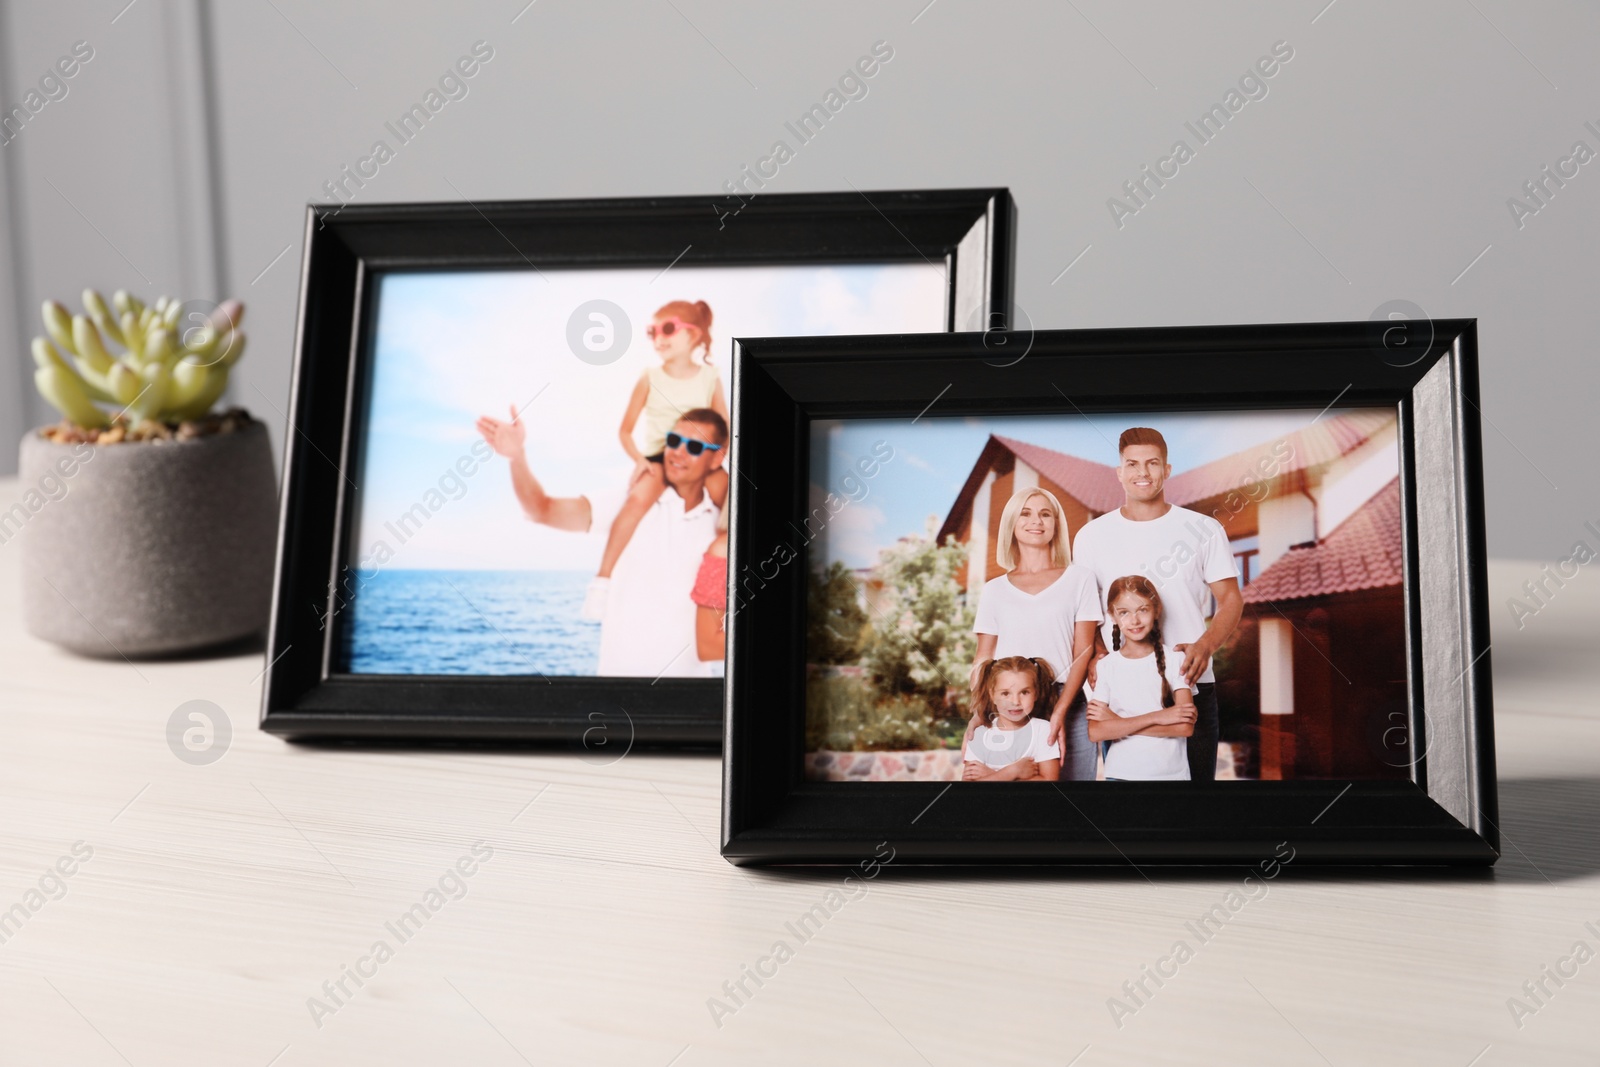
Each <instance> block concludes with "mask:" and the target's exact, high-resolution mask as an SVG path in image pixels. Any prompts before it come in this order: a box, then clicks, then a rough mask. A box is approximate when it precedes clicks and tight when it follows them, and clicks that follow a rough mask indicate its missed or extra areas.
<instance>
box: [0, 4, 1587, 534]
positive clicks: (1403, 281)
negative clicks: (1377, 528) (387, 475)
mask: <svg viewBox="0 0 1600 1067" xmlns="http://www.w3.org/2000/svg"><path fill="white" fill-rule="evenodd" d="M125 3H126V0H105V2H95V3H87V2H59V0H57V2H52V3H50V4H48V5H46V4H37V3H36V4H24V3H20V2H16V0H10V2H0V14H3V18H4V23H3V25H0V42H3V45H0V79H3V96H4V102H5V104H6V106H7V107H10V106H12V105H14V104H15V103H17V102H19V101H20V100H21V97H22V93H23V92H24V91H25V89H26V87H27V86H28V85H29V84H31V83H33V82H34V81H36V79H37V78H38V76H39V75H40V74H41V73H43V72H44V70H45V69H46V68H47V67H48V66H49V64H51V63H52V62H53V61H54V60H55V59H56V57H57V56H58V55H60V54H62V53H64V52H66V51H67V50H68V49H69V48H70V46H71V44H72V42H74V41H76V40H87V41H89V42H91V44H92V45H93V47H94V49H95V58H94V59H93V60H92V61H91V62H90V63H89V64H87V65H86V66H85V67H84V69H83V70H82V71H81V72H80V73H79V74H78V76H77V77H75V78H74V79H73V80H72V82H71V83H70V92H69V95H68V96H67V97H66V98H65V99H63V100H59V101H55V102H51V103H50V104H48V105H47V106H46V107H45V108H44V109H43V110H42V111H41V112H40V114H39V115H37V116H36V117H35V119H34V121H32V122H31V123H30V124H29V125H28V126H27V128H26V129H25V130H24V131H23V133H22V134H21V135H20V136H19V137H17V138H16V140H14V141H13V142H12V143H11V144H9V145H7V146H5V147H4V148H0V164H3V165H0V195H3V197H4V203H5V206H6V209H7V210H6V211H5V212H4V214H3V217H0V240H4V241H5V244H6V247H7V248H8V249H9V250H10V252H11V255H10V256H9V257H7V262H5V263H3V264H0V288H3V292H0V336H3V337H4V340H5V343H6V344H7V345H8V346H11V347H12V349H13V352H14V355H13V356H12V357H11V359H10V361H9V362H8V365H9V366H11V367H13V368H14V369H13V370H12V371H11V372H10V374H9V376H8V379H7V380H6V381H5V385H4V389H3V395H0V438H3V439H4V440H7V441H12V440H16V438H17V437H18V436H19V435H20V433H21V431H22V428H23V426H24V425H33V424H37V423H39V422H43V421H46V419H47V417H48V413H47V411H46V409H45V408H44V407H43V406H42V404H41V403H39V402H38V401H37V398H36V397H34V395H33V388H32V383H31V367H32V362H31V360H30V359H29V357H28V355H27V351H26V347H25V341H26V339H27V337H29V336H31V335H32V334H33V333H34V332H37V330H38V327H37V316H38V312H37V307H38V302H39V301H40V300H41V299H43V298H44V297H45V296H46V295H55V296H57V297H59V298H61V299H64V300H67V301H68V302H69V303H72V304H76V301H77V297H76V294H77V292H78V291H79V290H80V289H81V288H82V287H83V286H84V285H85V284H92V285H96V286H100V287H103V288H105V289H106V290H110V289H113V288H116V287H118V286H126V287H128V288H131V289H134V290H135V291H140V292H144V293H146V294H147V295H150V296H154V295H156V294H157V293H158V292H169V293H182V294H183V295H185V296H191V295H192V296H206V297H212V296H219V295H227V294H234V295H238V296H240V297H241V298H242V299H244V300H245V302H246V303H247V305H248V306H249V313H248V321H247V328H248V330H249V333H250V336H251V349H250V351H249V352H248V353H247V354H246V356H245V357H244V359H243V361H242V363H241V364H240V365H239V368H238V371H237V373H236V375H235V384H234V386H233V389H232V398H233V400H234V401H235V402H236V403H240V404H243V405H244V406H246V407H249V408H250V409H252V410H253V411H255V412H257V413H258V414H259V415H261V416H262V417H263V418H266V419H267V420H268V421H269V422H272V423H274V424H277V432H276V433H275V435H274V438H275V446H276V447H277V448H278V450H279V453H280V455H281V447H282V435H283V430H282V426H281V424H282V422H283V420H284V418H285V415H284V412H285V410H286V406H287V396H288V382H289V358H290V351H291V346H292V334H293V324H294V311H295V300H296V296H297V293H296V289H297V285H298V268H299V257H300V251H301V248H300V245H301V229H302V224H303V212H304V205H305V203H306V202H307V201H308V200H314V199H319V198H322V197H324V196H325V195H326V194H325V193H324V192H323V191H322V189H321V187H322V184H323V183H324V182H325V181H328V180H330V179H334V178H336V177H338V175H339V171H340V168H341V167H343V166H346V165H352V166H353V165H354V163H355V161H356V160H357V159H358V158H359V157H361V156H364V155H366V154H367V153H368V151H369V150H370V148H371V146H372V143H373V142H374V141H375V140H376V139H378V138H379V137H385V139H390V140H391V141H392V139H391V138H389V137H388V136H387V134H386V131H385V130H384V128H383V126H384V123H385V121H387V120H390V119H392V118H395V117H396V116H398V115H399V114H400V113H401V112H402V111H403V110H405V109H406V108H407V107H408V106H409V105H410V104H411V103H413V102H415V101H417V100H419V99H420V98H421V96H422V94H423V93H424V92H425V91H426V90H427V89H428V88H430V87H431V86H433V85H434V84H435V83H436V82H437V79H438V77H439V75H440V74H441V73H443V72H444V71H445V69H446V67H447V66H449V65H450V64H451V63H452V62H453V61H454V60H455V59H456V58H457V57H458V56H460V55H462V54H464V53H465V52H467V50H468V49H469V47H470V46H471V45H472V43H473V42H474V41H477V40H480V39H481V40H484V41H486V42H488V44H489V45H490V46H492V47H493V49H494V58H493V59H492V60H491V61H490V62H489V63H488V64H487V65H485V66H484V67H483V69H482V70H481V72H480V73H479V74H478V75H477V76H475V77H474V78H473V79H472V80H471V81H470V82H469V83H468V85H469V89H470V91H469V93H468V95H467V96H466V97H465V98H464V99H460V100H456V101H453V102H451V103H449V104H447V105H446V107H445V108H444V110H443V111H441V112H440V113H439V115H437V116H436V117H435V118H434V120H433V121H432V122H430V123H429V125H428V126H427V128H426V129H425V130H424V131H423V133H422V134H421V135H420V136H419V137H418V138H417V139H416V140H415V141H413V142H412V143H410V144H407V145H405V146H403V147H401V148H399V150H398V151H397V153H396V155H395V158H394V159H393V160H392V161H390V162H389V163H387V164H386V165H384V166H382V167H381V168H380V170H379V173H378V174H377V175H376V177H374V178H372V179H370V180H369V181H368V182H367V185H366V187H365V188H364V189H362V190H360V191H359V192H358V194H357V195H358V199H359V200H361V201H366V202H377V201H383V200H424V199H425V200H446V199H456V198H459V197H463V196H464V197H467V198H469V199H473V200H478V199H490V198H537V197H568V196H579V195H585V196H587V195H593V196H627V195H647V194H706V195H707V196H708V197H709V196H711V195H714V194H716V193H717V192H718V191H719V190H720V188H721V185H722V183H723V182H724V181H725V180H727V179H730V178H733V177H736V176H737V174H738V172H739V170H740V168H741V167H742V166H744V165H745V164H753V163H754V162H755V161H756V160H757V159H758V158H760V157H762V156H764V155H766V154H767V152H768V151H769V149H770V146H771V144H772V142H773V140H774V139H775V138H777V137H779V136H783V135H784V130H783V123H784V121H785V120H787V119H790V118H793V117H795V116H797V115H798V114H800V113H801V112H802V111H804V110H805V109H806V108H808V107H809V106H810V105H811V104H812V103H813V102H815V101H816V100H818V99H819V98H820V97H821V96H822V94H823V93H824V92H825V91H826V90H827V88H828V87H829V86H830V85H831V84H832V83H833V82H834V81H835V80H836V79H837V78H838V76H839V75H840V74H841V73H842V72H843V71H844V70H845V68H846V67H847V66H848V65H849V64H851V63H852V62H853V61H854V60H855V59H856V57H857V56H859V55H862V54H863V53H865V52H867V51H868V49H869V48H870V46H871V45H872V43H873V42H874V41H877V40H880V39H881V40H886V41H888V42H889V43H890V44H891V45H892V46H893V48H894V58H893V60H892V61H891V62H889V63H888V64H887V65H886V66H885V67H884V68H883V69H882V71H881V72H880V73H879V74H878V75H877V76H876V77H875V78H874V79H873V80H872V81H871V82H870V83H869V88H870V91H869V93H868V95H867V96H866V97H865V98H863V99H860V100H857V101H854V102H852V103H850V104H849V105H848V106H847V107H846V108H845V109H844V110H843V111H842V112H841V113H840V114H839V115H838V116H837V117H836V118H835V119H834V121H832V122H831V123H830V124H829V125H828V127H827V129H826V130H825V131H824V133H823V134H822V135H821V136H819V137H818V138H817V139H816V140H815V141H814V142H812V143H810V144H807V145H805V146H803V147H802V148H801V149H800V150H799V152H798V153H797V154H796V157H795V158H794V159H793V160H792V161H791V162H789V163H788V164H787V165H786V166H784V167H783V169H782V170H781V172H780V173H779V175H778V176H777V178H775V179H773V181H772V182H771V183H770V185H769V188H770V189H771V190H773V191H779V190H783V191H806V190H832V189H849V188H850V187H852V186H854V187H856V188H859V189H864V190H871V189H875V188H876V189H890V188H906V187H917V186H932V187H937V186H963V185H1008V186H1010V187H1011V189H1012V191H1013V193H1014V194H1015V196H1016V198H1017V201H1018V204H1019V210H1020V223H1021V230H1020V243H1019V253H1018V257H1017V272H1018V277H1017V296H1018V302H1019V304H1020V307H1021V309H1022V310H1023V311H1024V312H1025V313H1026V314H1027V316H1029V317H1030V318H1031V320H1032V322H1033V324H1034V325H1035V326H1036V327H1039V328H1049V327H1081V326H1134V325H1174V324H1185V323H1229V322H1270V321H1295V320H1299V321H1313V320H1334V319H1366V318H1368V317H1369V316H1370V315H1371V314H1372V313H1373V312H1374V310H1375V309H1377V308H1378V307H1379V306H1380V305H1382V304H1384V303H1385V302H1387V301H1390V300H1407V301H1410V302H1412V303H1413V304H1416V305H1418V306H1420V307H1421V308H1422V309H1425V311H1426V312H1427V313H1428V314H1430V315H1433V316H1437V317H1445V316H1472V317H1476V318H1477V319H1478V320H1479V330H1480V341H1481V350H1482V355H1483V360H1484V366H1483V387H1484V389H1483V391H1484V415H1485V418H1486V422H1487V424H1486V426H1485V430H1484V434H1485V450H1486V453H1487V456H1486V460H1487V469H1488V499H1489V512H1490V513H1489V519H1488V521H1489V546H1490V550H1491V552H1492V553H1493V554H1495V555H1498V556H1514V557H1525V558H1535V559H1548V558H1553V557H1555V556H1557V555H1560V554H1564V553H1565V552H1566V550H1567V549H1568V548H1569V547H1570V546H1571V544H1572V542H1573V541H1574V540H1576V539H1577V538H1578V537H1580V536H1582V535H1583V530H1582V523H1583V522H1584V520H1586V519H1591V518H1594V519H1600V469H1597V467H1596V465H1595V464H1594V462H1593V461H1592V459H1591V458H1590V457H1591V454H1592V452H1593V449H1592V448H1591V447H1589V446H1588V445H1587V444H1586V443H1585V437H1586V435H1585V434H1584V433H1583V431H1584V430H1586V429H1587V428H1588V427H1590V426H1592V424H1593V422H1594V416H1593V414H1592V412H1591V406H1592V401H1591V398H1592V397H1594V396H1596V395H1600V362H1597V361H1596V360H1595V359H1593V358H1592V357H1591V349H1592V348H1593V345H1594V340H1593V338H1594V336H1595V327H1596V325H1597V323H1596V321H1595V320H1596V310H1595V309H1596V304H1597V302H1596V300H1595V297H1594V288H1595V282H1596V280H1597V276H1600V270H1597V267H1596V264H1597V253H1596V248H1597V247H1600V243H1597V238H1600V212H1597V211H1596V206H1597V204H1600V161H1596V162H1593V163H1590V164H1589V165H1587V166H1583V167H1581V168H1580V169H1579V172H1578V174H1577V176H1576V177H1573V178H1571V179H1569V180H1568V181H1567V184H1566V186H1565V187H1564V188H1561V189H1559V190H1557V191H1556V192H1555V195H1554V196H1553V197H1551V198H1549V202H1548V204H1547V206H1545V207H1543V208H1542V209H1541V210H1540V211H1539V212H1538V213H1537V215H1534V216H1530V217H1527V218H1525V219H1523V220H1522V225H1521V227H1520V228H1519V226H1518V223H1517V221H1516V220H1515V219H1514V218H1513V217H1512V213H1511V211H1510V209H1509V208H1508V206H1507V199H1508V198H1509V197H1512V196H1516V195H1521V186H1522V183H1523V182H1525V181H1527V180H1529V179H1531V178H1535V177H1537V176H1539V173H1540V168H1541V167H1542V166H1544V165H1546V164H1549V165H1550V166H1552V167H1554V166H1555V165H1556V162H1557V160H1558V159H1559V158H1560V157H1562V156H1565V155H1567V154H1568V152H1569V151H1570V150H1571V147H1572V145H1573V143H1574V142H1575V141H1578V140H1583V141H1585V142H1586V143H1587V144H1588V146H1589V147H1590V148H1591V149H1594V150H1596V151H1600V136H1597V135H1596V134H1595V133H1593V132H1591V131H1589V130H1587V129H1585V128H1584V123H1585V121H1593V122H1594V124H1595V126H1596V127H1597V128H1600V74H1597V73H1596V65H1595V63H1594V59H1593V57H1594V51H1595V46H1596V44H1597V42H1600V10H1597V9H1596V8H1595V7H1594V6H1593V5H1583V4H1579V3H1546V4H1513V3H1510V2H1509V0H1448V2H1445V0H1418V2H1411V3H1407V4H1405V5H1384V4H1376V3H1372V2H1371V0H1335V2H1334V3H1333V4H1332V5H1331V6H1327V5H1326V0H1309V2H1296V3H1293V4H1283V3H1266V2H1255V3H1251V2H1245V0H1233V2H1227V3H1213V4H1205V5H1195V4H1186V3H1177V2H1165V3H1154V4H1147V5H1125V4H1115V3H1110V2H1107V0H1077V2H1076V3H1075V4H1061V3H1055V2H1048V3H1047V2H1031V3H1006V4H982V5H978V4H972V3H971V2H970V0H934V3H932V4H931V5H927V0H896V2H893V3H872V4H867V3H861V2H859V0H849V2H846V0H834V2H826V3H808V4H804V5H782V6H781V7H780V6H778V5H772V4H750V3H735V2H733V0H631V2H619V0H591V2H587V3H574V2H572V0H537V2H536V3H533V4H532V5H531V6H528V7H526V8H524V6H523V4H524V0H494V2H487V0H462V2H455V3H450V4H437V5H422V4H410V5H406V6H405V7H403V8H402V7H400V6H398V5H394V4H380V3H369V4H356V3H328V2H312V0H230V2H228V3H226V4H223V3H210V4H206V3H204V2H203V0H136V2H135V3H134V4H133V6H131V7H127V8H126V9H125V7H124V5H125ZM119 12H120V15H119ZM113 20H114V21H113ZM1277 41H1287V42H1288V43H1289V45H1290V46H1292V48H1293V50H1294V56H1293V59H1292V60H1290V61H1289V62H1288V63H1287V64H1285V65H1283V66H1282V67H1281V69H1279V70H1278V71H1277V73H1276V74H1275V75H1274V76H1273V77H1272V78H1271V79H1270V80H1268V81H1266V83H1265V84H1266V87H1267V90H1268V92H1267V95H1266V96H1265V97H1263V98H1260V99H1255V100H1252V101H1250V102H1249V103H1247V104H1246V105H1245V106H1244V107H1243V109H1242V110H1241V111H1240V112H1239V113H1238V114H1237V115H1235V116H1234V118H1233V120H1232V121H1231V122H1230V123H1229V124H1228V126H1227V128H1226V129H1225V130H1223V132H1222V133H1220V134H1219V135H1217V137H1216V139H1215V140H1213V141H1212V142H1210V143H1208V144H1206V145H1203V146H1200V147H1199V148H1198V149H1197V151H1196V154H1195V157H1194V158H1193V159H1192V160H1191V161H1190V162H1188V163H1186V164H1185V165H1183V166H1182V167H1181V168H1180V169H1179V171H1178V174H1177V176H1176V177H1174V178H1172V179H1171V180H1170V181H1168V183H1167V184H1166V186H1165V187H1164V188H1162V189H1160V190H1159V191H1157V193H1156V194H1155V195H1154V196H1153V197H1151V198H1150V199H1149V201H1148V202H1147V204H1146V205H1145V206H1144V207H1142V208H1141V209H1140V210H1139V211H1138V212H1137V214H1135V215H1133V216H1132V217H1127V218H1124V219H1122V220H1121V223H1122V224H1121V225H1120V227H1119V225H1118V224H1117V222H1116V221H1114V220H1113V217H1112V213H1111V211H1110V209H1109V208H1108V206H1107V201H1108V198H1110V197H1112V196H1117V195H1121V187H1122V184H1123V182H1125V181H1127V180H1129V179H1132V178H1136V177H1138V176H1139V169H1140V167H1141V165H1143V164H1150V165H1152V166H1154V165H1155V163H1156V161H1157V159H1158V158H1159V157H1161V156H1164V155H1166V154H1167V152H1168V151H1169V150H1170V147H1171V145H1172V143H1173V142H1174V140H1176V139H1178V138H1180V137H1181V138H1184V139H1185V140H1188V141H1189V142H1190V144H1191V145H1193V144H1195V139H1194V137H1193V136H1192V135H1191V134H1189V133H1188V131H1187V130H1186V129H1185V127H1184V123H1185V122H1189V121H1194V120H1196V119H1197V118H1198V117H1199V116H1200V115H1201V114H1202V113H1203V112H1204V111H1205V110H1206V109H1207V108H1208V107H1209V106H1210V105H1211V104H1213V103H1216V102H1219V101H1220V100H1221V98H1222V96H1223V94H1224V93H1225V92H1226V91H1227V89H1228V88H1229V87H1231V86H1232V85H1234V84H1235V83H1236V82H1237V80H1238V79H1239V77H1240V75H1241V74H1243V73H1244V72H1245V71H1246V69H1247V68H1248V67H1249V66H1250V65H1251V64H1252V63H1254V62H1255V61H1256V59H1257V58H1258V57H1260V56H1263V55H1265V54H1267V53H1268V52H1269V51H1270V49H1271V48H1272V46H1273V44H1274V42H1277ZM208 86H210V87H211V89H210V91H208V90H207V87H208ZM707 210H708V213H709V211H710V207H709V205H708V208H707ZM1085 249H1087V251H1085ZM1486 249H1487V251H1485V250H1486ZM1080 253H1081V258H1079V257H1080ZM1480 255H1481V258H1478V257H1480ZM1069 264H1071V265H1072V266H1071V269H1070V270H1065V268H1067V267H1068V265H1069ZM1469 265H1470V269H1469ZM1064 270H1065V273H1063V272H1064ZM1463 272H1465V273H1463ZM146 279H148V281H147V280H146ZM14 462H15V460H14V455H13V453H12V452H11V449H10V447H9V446H4V447H0V469H3V470H11V469H14Z"/></svg>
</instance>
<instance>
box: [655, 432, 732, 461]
mask: <svg viewBox="0 0 1600 1067" xmlns="http://www.w3.org/2000/svg"><path fill="white" fill-rule="evenodd" d="M679 445H682V446H683V448H684V450H685V451H686V452H688V453H689V455H691V456H698V455H699V454H700V453H702V452H704V451H706V450H707V449H710V450H711V451H713V452H715V451H716V450H717V449H719V448H721V447H722V446H721V445H714V444H712V443H711V442H710V441H702V440H700V439H699V438H698V437H685V436H683V434H681V433H669V434H667V447H668V448H677V447H678V446H679Z"/></svg>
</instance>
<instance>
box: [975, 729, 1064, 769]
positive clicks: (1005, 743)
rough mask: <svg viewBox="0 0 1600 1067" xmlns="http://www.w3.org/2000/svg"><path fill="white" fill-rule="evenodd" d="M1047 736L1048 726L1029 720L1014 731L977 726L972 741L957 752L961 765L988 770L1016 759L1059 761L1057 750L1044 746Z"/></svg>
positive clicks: (1050, 746) (1010, 763)
mask: <svg viewBox="0 0 1600 1067" xmlns="http://www.w3.org/2000/svg"><path fill="white" fill-rule="evenodd" d="M1049 736H1050V723H1049V722H1047V721H1046V720H1044V719H1029V720H1028V721H1027V722H1025V723H1023V724H1022V727H1021V728H1020V729H1017V730H1001V729H999V728H998V727H993V726H980V727H978V728H977V730H975V731H973V734H972V740H971V741H968V742H967V747H966V750H965V751H964V752H962V753H961V759H962V762H966V761H968V760H973V761H975V762H978V763H981V764H983V765H984V766H985V767H988V768H989V769H990V770H992V771H998V770H1000V769H1001V768H1002V767H1009V766H1011V765H1012V764H1013V763H1015V762H1017V760H1019V759H1031V760H1033V761H1034V762H1036V763H1043V762H1044V761H1045V760H1047V759H1060V758H1061V750H1060V749H1059V748H1058V747H1057V746H1055V745H1047V744H1045V738H1047V737H1049Z"/></svg>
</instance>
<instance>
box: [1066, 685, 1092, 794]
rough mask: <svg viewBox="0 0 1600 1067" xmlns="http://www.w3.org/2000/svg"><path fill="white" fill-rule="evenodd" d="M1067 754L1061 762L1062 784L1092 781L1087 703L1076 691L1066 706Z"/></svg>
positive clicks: (1081, 693)
mask: <svg viewBox="0 0 1600 1067" xmlns="http://www.w3.org/2000/svg"><path fill="white" fill-rule="evenodd" d="M1064 730H1065V732H1066V735H1067V754H1066V757H1065V758H1064V759H1063V760H1062V761H1061V780H1062V781H1063V782H1092V781H1094V757H1095V747H1096V746H1095V744H1094V742H1092V741H1090V740H1089V702H1088V700H1087V699H1085V697H1084V695H1083V690H1082V689H1079V690H1078V695H1077V696H1075V697H1074V698H1073V700H1072V703H1071V704H1069V705H1067V721H1066V725H1065V727H1064Z"/></svg>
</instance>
